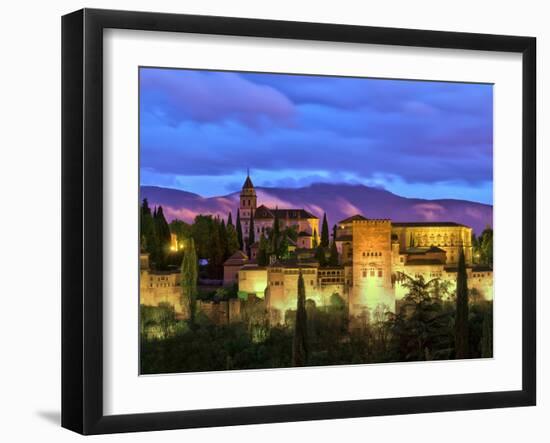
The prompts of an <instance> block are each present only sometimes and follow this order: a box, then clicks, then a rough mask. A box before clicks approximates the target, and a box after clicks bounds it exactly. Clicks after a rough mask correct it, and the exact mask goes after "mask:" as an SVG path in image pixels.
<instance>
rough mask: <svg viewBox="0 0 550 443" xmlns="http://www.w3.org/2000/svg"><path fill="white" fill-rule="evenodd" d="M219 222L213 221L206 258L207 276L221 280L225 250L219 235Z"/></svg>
mask: <svg viewBox="0 0 550 443" xmlns="http://www.w3.org/2000/svg"><path fill="white" fill-rule="evenodd" d="M219 225H220V221H219V219H216V220H213V225H212V228H213V229H212V231H211V234H210V242H209V251H210V255H209V257H208V276H209V277H210V278H213V279H221V278H222V277H223V262H224V255H225V250H224V247H223V243H222V239H221V235H220V226H219Z"/></svg>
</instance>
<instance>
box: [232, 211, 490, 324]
mask: <svg viewBox="0 0 550 443" xmlns="http://www.w3.org/2000/svg"><path fill="white" fill-rule="evenodd" d="M471 238H472V229H471V228H469V227H468V226H464V225H461V224H458V223H453V222H412V223H394V222H392V221H391V220H389V219H382V220H380V219H368V218H366V217H363V216H362V215H354V216H352V217H349V218H347V219H345V220H342V221H340V222H339V223H338V224H337V230H336V246H337V250H338V253H339V265H338V266H332V267H320V266H319V264H318V262H317V261H316V260H314V258H313V254H312V253H310V254H307V249H306V250H303V249H297V250H296V254H294V255H293V258H291V259H288V260H283V261H276V262H274V263H271V264H270V265H269V266H266V267H260V266H258V265H257V264H255V263H254V261H251V262H249V263H248V264H246V265H244V266H243V267H242V268H241V269H240V270H239V271H238V274H237V281H238V285H239V294H240V296H241V297H246V296H247V295H248V294H254V295H255V296H257V297H259V298H262V297H265V305H266V308H267V310H268V311H269V313H270V319H271V321H272V323H281V322H284V316H285V312H286V311H287V310H289V309H295V307H296V297H297V281H298V275H299V273H300V272H301V273H302V275H303V278H304V283H305V288H306V298H307V299H310V300H312V301H313V302H315V304H316V306H318V307H322V306H327V305H328V304H329V303H330V300H331V296H332V295H333V294H337V295H338V296H339V297H341V299H342V300H343V301H344V302H345V303H346V305H347V306H348V309H349V314H350V316H357V315H361V314H364V313H365V312H366V311H369V312H372V311H373V310H374V309H377V308H379V307H382V308H383V309H387V310H389V311H392V312H395V310H396V307H397V306H398V305H399V303H400V301H401V300H402V299H403V297H405V295H406V294H407V289H406V288H405V286H404V285H403V282H404V279H405V277H404V276H410V277H413V278H418V277H420V276H422V277H424V279H425V280H432V279H436V278H437V279H439V280H440V281H442V282H449V286H450V287H449V294H452V293H453V292H454V291H455V286H456V274H457V265H458V257H459V253H460V249H461V248H462V249H463V251H464V255H465V261H466V267H467V276H468V286H469V289H470V291H471V294H472V296H473V297H474V298H476V297H477V298H478V299H481V300H492V298H493V273H492V269H491V268H490V267H488V266H479V265H474V264H473V260H472V243H471ZM300 251H302V252H301V254H302V255H300V254H298V252H300ZM304 252H306V253H305V254H304Z"/></svg>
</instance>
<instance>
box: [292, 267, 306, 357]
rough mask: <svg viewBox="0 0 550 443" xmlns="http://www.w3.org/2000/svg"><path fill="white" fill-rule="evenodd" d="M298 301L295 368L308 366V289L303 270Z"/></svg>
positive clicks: (294, 349) (299, 280) (294, 350)
mask: <svg viewBox="0 0 550 443" xmlns="http://www.w3.org/2000/svg"><path fill="white" fill-rule="evenodd" d="M297 298H298V300H297V309H296V322H295V325H294V340H293V343H292V363H293V365H294V366H304V365H306V364H307V357H308V347H307V311H306V288H305V284H304V277H303V275H302V270H301V269H300V273H299V275H298V297H297Z"/></svg>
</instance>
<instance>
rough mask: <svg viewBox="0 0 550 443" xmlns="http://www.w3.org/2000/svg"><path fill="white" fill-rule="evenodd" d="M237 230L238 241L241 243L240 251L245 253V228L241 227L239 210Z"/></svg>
mask: <svg viewBox="0 0 550 443" xmlns="http://www.w3.org/2000/svg"><path fill="white" fill-rule="evenodd" d="M235 229H236V230H237V240H238V242H239V249H240V250H241V251H244V243H243V228H242V226H241V211H240V210H239V209H237V226H236V227H235Z"/></svg>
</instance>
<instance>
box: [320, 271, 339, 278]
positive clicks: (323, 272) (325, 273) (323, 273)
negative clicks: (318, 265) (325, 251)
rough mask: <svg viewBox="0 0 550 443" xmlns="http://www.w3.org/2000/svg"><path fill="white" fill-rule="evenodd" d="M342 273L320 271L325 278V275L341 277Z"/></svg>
mask: <svg viewBox="0 0 550 443" xmlns="http://www.w3.org/2000/svg"><path fill="white" fill-rule="evenodd" d="M341 273H342V271H319V275H320V276H321V277H322V276H325V275H340V274H341Z"/></svg>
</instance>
